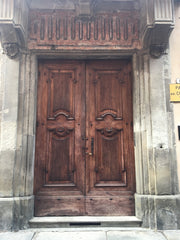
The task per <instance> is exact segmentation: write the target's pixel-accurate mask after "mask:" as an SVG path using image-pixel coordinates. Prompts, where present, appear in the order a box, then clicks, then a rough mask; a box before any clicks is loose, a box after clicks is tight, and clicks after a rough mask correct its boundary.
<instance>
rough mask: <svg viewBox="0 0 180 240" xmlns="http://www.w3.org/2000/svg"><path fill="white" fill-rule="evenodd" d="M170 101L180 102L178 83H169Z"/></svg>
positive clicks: (179, 85) (179, 86)
mask: <svg viewBox="0 0 180 240" xmlns="http://www.w3.org/2000/svg"><path fill="white" fill-rule="evenodd" d="M169 90H170V101H171V102H180V84H174V83H172V84H170V85H169Z"/></svg>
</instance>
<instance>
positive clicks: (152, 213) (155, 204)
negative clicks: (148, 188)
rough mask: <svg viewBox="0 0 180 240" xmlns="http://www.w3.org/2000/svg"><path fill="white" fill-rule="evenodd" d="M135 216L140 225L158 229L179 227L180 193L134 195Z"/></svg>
mask: <svg viewBox="0 0 180 240" xmlns="http://www.w3.org/2000/svg"><path fill="white" fill-rule="evenodd" d="M135 201H136V217H138V218H140V219H141V220H142V226H143V227H148V228H152V229H159V230H164V229H166V230H175V229H179V228H180V195H163V196H157V195H139V194H136V195H135Z"/></svg>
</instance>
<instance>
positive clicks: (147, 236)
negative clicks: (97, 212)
mask: <svg viewBox="0 0 180 240" xmlns="http://www.w3.org/2000/svg"><path fill="white" fill-rule="evenodd" d="M107 239H108V240H167V239H166V238H165V237H164V236H163V235H162V234H161V233H159V232H153V231H147V232H140V231H138V232H126V231H123V232H119V231H110V232H108V233H107Z"/></svg>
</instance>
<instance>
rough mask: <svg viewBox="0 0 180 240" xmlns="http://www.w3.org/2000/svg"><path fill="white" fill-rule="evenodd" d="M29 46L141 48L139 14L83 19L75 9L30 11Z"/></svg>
mask: <svg viewBox="0 0 180 240" xmlns="http://www.w3.org/2000/svg"><path fill="white" fill-rule="evenodd" d="M29 23H30V33H29V48H30V49H33V48H43V46H44V47H46V48H48V47H49V48H51V47H52V46H53V47H55V48H60V46H71V47H79V46H82V45H83V46H91V47H93V46H97V45H99V46H116V47H118V46H119V47H121V48H134V47H136V48H138V47H140V41H139V14H138V12H137V11H134V12H130V11H129V12H122V13H121V12H120V13H108V14H97V15H95V16H93V17H88V18H86V19H82V18H80V17H77V16H76V15H75V12H74V11H61V10H56V11H54V12H46V11H38V10H36V11H35V10H34V11H31V12H30V19H29Z"/></svg>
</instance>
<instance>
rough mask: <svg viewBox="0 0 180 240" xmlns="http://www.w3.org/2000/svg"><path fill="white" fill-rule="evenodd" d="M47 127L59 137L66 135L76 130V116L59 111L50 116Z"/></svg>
mask: <svg viewBox="0 0 180 240" xmlns="http://www.w3.org/2000/svg"><path fill="white" fill-rule="evenodd" d="M47 128H48V130H49V131H52V132H53V133H54V134H55V135H56V136H57V137H66V136H68V135H69V134H70V132H71V131H73V130H74V118H73V117H72V116H71V115H70V114H68V113H67V112H65V111H57V112H56V113H55V114H54V115H53V117H48V119H47Z"/></svg>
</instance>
